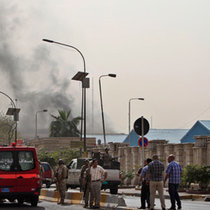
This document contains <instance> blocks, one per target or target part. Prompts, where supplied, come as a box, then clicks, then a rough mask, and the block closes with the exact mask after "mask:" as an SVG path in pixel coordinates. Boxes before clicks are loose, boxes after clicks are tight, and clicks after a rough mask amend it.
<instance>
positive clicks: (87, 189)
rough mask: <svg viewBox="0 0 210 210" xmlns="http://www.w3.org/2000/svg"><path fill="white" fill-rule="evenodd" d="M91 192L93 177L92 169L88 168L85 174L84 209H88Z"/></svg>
mask: <svg viewBox="0 0 210 210" xmlns="http://www.w3.org/2000/svg"><path fill="white" fill-rule="evenodd" d="M90 190H91V175H90V167H88V168H87V169H86V170H85V173H84V198H85V206H84V207H88V201H89V195H90Z"/></svg>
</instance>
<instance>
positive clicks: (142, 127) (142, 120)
mask: <svg viewBox="0 0 210 210" xmlns="http://www.w3.org/2000/svg"><path fill="white" fill-rule="evenodd" d="M141 130H142V133H141V139H142V167H144V117H143V116H142V117H141Z"/></svg>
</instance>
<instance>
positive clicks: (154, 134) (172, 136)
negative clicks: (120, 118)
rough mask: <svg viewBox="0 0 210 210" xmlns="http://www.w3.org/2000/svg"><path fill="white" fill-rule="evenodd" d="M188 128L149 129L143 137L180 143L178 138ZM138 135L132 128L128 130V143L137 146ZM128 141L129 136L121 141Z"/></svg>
mask: <svg viewBox="0 0 210 210" xmlns="http://www.w3.org/2000/svg"><path fill="white" fill-rule="evenodd" d="M187 131H188V129H150V130H149V132H148V133H147V135H145V137H146V138H147V139H148V140H149V141H151V140H167V141H169V143H180V139H181V138H182V137H183V136H184V135H185V134H186V133H187ZM139 138H140V136H139V135H137V134H136V133H135V131H134V130H132V131H131V132H130V141H131V142H130V145H131V146H138V139H139ZM123 142H125V143H128V142H129V136H127V137H126V138H125V140H124V141H123Z"/></svg>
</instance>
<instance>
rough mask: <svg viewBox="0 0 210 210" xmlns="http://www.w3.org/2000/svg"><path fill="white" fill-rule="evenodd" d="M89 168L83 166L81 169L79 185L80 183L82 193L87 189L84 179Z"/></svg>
mask: <svg viewBox="0 0 210 210" xmlns="http://www.w3.org/2000/svg"><path fill="white" fill-rule="evenodd" d="M88 167H89V165H86V164H85V165H83V166H82V168H81V173H80V177H79V183H80V192H84V189H85V184H84V183H85V178H84V174H85V171H86V170H87V168H88Z"/></svg>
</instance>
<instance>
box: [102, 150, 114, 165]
mask: <svg viewBox="0 0 210 210" xmlns="http://www.w3.org/2000/svg"><path fill="white" fill-rule="evenodd" d="M102 159H103V163H104V165H103V167H104V168H105V169H106V168H107V169H108V168H111V164H112V162H111V161H112V156H111V155H110V154H109V149H108V148H106V149H105V153H104V154H103V157H102Z"/></svg>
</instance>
